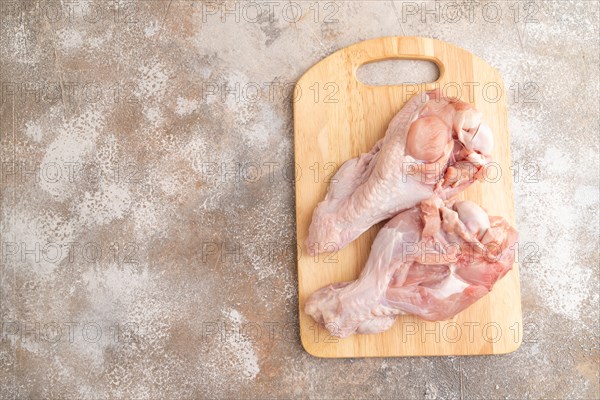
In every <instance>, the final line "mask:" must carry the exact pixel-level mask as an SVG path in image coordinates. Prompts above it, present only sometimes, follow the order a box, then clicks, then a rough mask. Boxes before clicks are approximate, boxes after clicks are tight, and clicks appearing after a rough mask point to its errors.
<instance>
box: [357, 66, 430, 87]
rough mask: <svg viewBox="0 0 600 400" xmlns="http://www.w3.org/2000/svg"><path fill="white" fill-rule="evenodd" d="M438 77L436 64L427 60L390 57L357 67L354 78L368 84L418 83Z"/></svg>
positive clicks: (427, 81) (395, 84) (394, 84)
mask: <svg viewBox="0 0 600 400" xmlns="http://www.w3.org/2000/svg"><path fill="white" fill-rule="evenodd" d="M439 77H440V69H439V68H438V66H437V64H436V63H434V62H432V61H428V60H409V59H392V60H382V61H373V62H369V63H366V64H363V65H361V66H360V67H358V70H357V71H356V79H358V80H359V81H360V82H361V83H363V84H365V85H369V86H397V85H419V84H422V83H431V82H435V81H437V80H438V78H439Z"/></svg>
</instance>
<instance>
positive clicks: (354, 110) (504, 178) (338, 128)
mask: <svg viewBox="0 0 600 400" xmlns="http://www.w3.org/2000/svg"><path fill="white" fill-rule="evenodd" d="M387 59H417V60H429V61H432V62H434V63H436V64H437V66H438V68H439V70H440V77H439V79H438V80H437V81H436V82H433V83H428V84H422V85H419V86H416V85H395V86H367V85H365V84H363V83H361V82H359V81H358V80H357V78H356V71H357V69H358V67H359V66H361V65H363V64H365V63H369V62H374V61H380V60H387ZM435 87H440V88H441V89H442V90H443V93H444V94H446V95H449V96H455V97H460V98H461V99H462V100H464V101H467V102H470V103H473V104H474V105H475V106H476V107H477V109H478V110H480V111H481V112H483V114H484V119H485V121H486V122H487V123H488V124H489V125H490V126H491V128H492V130H493V132H494V135H495V136H494V141H495V146H494V152H493V160H494V162H495V163H496V164H495V165H494V166H493V167H491V168H488V170H487V171H488V174H487V175H488V177H487V180H486V181H485V182H477V183H475V184H473V185H472V186H471V187H470V188H469V189H468V190H467V191H466V192H464V193H463V194H461V195H460V198H462V199H469V200H472V201H475V202H476V203H478V204H480V205H482V206H483V207H484V208H485V209H487V210H488V211H489V212H490V214H491V215H501V216H504V218H506V219H507V220H508V221H509V222H511V223H512V224H513V225H514V224H515V218H514V201H513V191H512V179H513V174H512V172H513V170H511V168H510V167H511V157H510V146H509V142H510V140H509V133H508V121H507V94H506V89H505V85H504V82H503V81H502V79H501V77H500V75H499V74H498V71H496V70H495V69H494V68H492V67H490V66H489V65H488V64H487V63H486V62H485V61H483V60H482V59H480V58H478V57H476V56H474V55H472V54H470V53H469V52H467V51H465V50H462V49H460V48H458V47H456V46H453V45H451V44H448V43H444V42H441V41H439V40H434V39H429V38H420V37H384V38H378V39H373V40H367V41H364V42H361V43H357V44H355V45H352V46H350V47H347V48H345V49H342V50H340V51H337V52H335V53H334V54H332V55H330V56H329V57H327V58H325V59H324V60H322V61H321V62H319V63H318V64H316V65H315V66H313V67H312V68H311V69H309V70H308V71H307V72H306V73H305V74H304V75H303V76H302V78H300V80H299V81H298V83H297V84H296V94H295V98H294V137H295V159H296V219H297V240H298V249H299V250H298V281H299V282H298V285H299V301H300V335H301V339H302V344H303V346H304V348H305V349H306V351H308V352H309V353H310V354H312V355H314V356H318V357H383V356H433V355H475V354H502V353H508V352H511V351H514V350H516V349H517V348H518V347H519V345H520V343H521V338H522V332H523V330H522V318H521V295H520V289H519V270H518V265H517V264H515V265H514V267H513V269H512V271H510V272H509V273H508V274H507V275H506V276H505V277H504V278H503V279H502V280H500V281H499V282H498V283H497V284H496V285H495V287H494V289H493V291H492V292H491V293H490V294H489V295H487V296H485V297H484V298H482V299H480V300H479V301H478V302H477V303H475V304H474V305H472V306H471V307H469V308H468V309H466V310H465V311H463V312H462V313H460V314H459V315H457V316H456V317H455V318H453V319H452V320H449V321H442V322H426V321H423V320H421V319H419V318H416V317H413V316H400V317H398V319H397V321H396V324H395V325H394V326H393V327H392V329H390V330H388V331H387V332H384V333H380V334H376V335H354V336H351V337H349V338H346V339H338V338H334V337H331V336H329V335H328V332H327V331H326V330H325V329H323V328H321V327H320V326H318V325H317V324H316V323H315V321H314V320H313V319H312V318H310V317H309V316H308V315H307V314H305V313H304V303H305V301H306V299H307V298H308V296H310V295H311V294H312V293H313V292H314V291H316V290H317V289H319V288H321V287H323V286H325V285H327V284H330V283H333V282H340V281H348V280H353V279H356V278H357V277H358V275H359V273H360V271H361V269H362V267H363V265H364V264H365V262H366V260H367V257H368V255H369V251H370V248H371V243H372V242H373V239H374V238H375V235H376V234H377V231H378V230H379V229H380V228H381V226H383V224H384V223H381V224H378V225H377V226H374V227H372V228H371V229H370V230H369V231H367V232H366V233H364V234H363V235H362V236H360V237H359V238H358V239H357V240H355V241H354V242H352V243H351V244H350V245H349V246H348V247H346V248H344V249H343V250H341V251H339V252H337V253H333V254H321V255H319V256H315V257H311V256H309V255H308V254H307V252H306V248H305V247H304V241H305V239H306V236H307V233H308V227H309V224H310V221H311V217H312V213H313V210H314V209H315V207H316V205H317V203H318V202H320V201H321V200H323V198H324V196H325V193H326V192H327V187H328V181H329V179H330V178H331V176H332V175H333V173H334V172H335V171H336V170H337V168H338V167H339V166H340V165H341V164H342V163H343V162H344V161H346V160H348V159H350V158H353V157H356V156H358V155H359V154H361V153H363V152H368V151H369V150H370V149H371V147H372V146H373V145H374V144H375V142H376V141H377V140H378V139H379V138H381V137H383V135H384V133H385V131H386V128H387V126H388V123H389V122H390V120H391V119H392V117H393V116H394V115H395V114H396V113H397V112H398V111H399V110H400V109H401V108H402V106H403V105H404V103H405V102H406V101H407V100H408V99H409V98H410V97H411V96H412V95H413V93H414V92H415V91H417V90H418V91H422V90H429V89H433V88H435Z"/></svg>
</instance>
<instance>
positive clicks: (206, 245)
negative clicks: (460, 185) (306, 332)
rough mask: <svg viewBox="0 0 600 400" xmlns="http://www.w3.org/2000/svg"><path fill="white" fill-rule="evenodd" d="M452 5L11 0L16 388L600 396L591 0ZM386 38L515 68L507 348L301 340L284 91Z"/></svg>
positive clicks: (9, 212) (11, 319) (9, 291)
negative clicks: (361, 350) (463, 349)
mask: <svg viewBox="0 0 600 400" xmlns="http://www.w3.org/2000/svg"><path fill="white" fill-rule="evenodd" d="M458 3H460V7H462V9H463V12H462V13H459V14H456V10H457V8H456V7H457V6H456V4H457V3H456V2H438V3H437V5H436V3H434V2H421V1H418V2H401V1H394V2H392V1H364V2H360V1H352V2H350V1H345V2H320V3H318V4H315V3H312V2H306V1H303V2H298V1H296V2H295V1H288V0H285V1H280V2H278V3H270V4H267V3H264V2H260V1H259V2H258V7H260V11H259V8H257V6H256V5H252V6H246V5H245V4H246V3H237V5H236V3H233V2H226V3H223V5H220V4H216V3H212V2H205V3H201V2H192V1H179V0H173V1H137V2H133V3H127V2H121V3H120V4H117V5H115V3H114V2H108V1H97V2H94V3H91V4H92V6H90V5H89V4H90V3H87V2H83V1H73V2H67V1H62V2H52V3H47V2H39V3H38V2H17V1H5V0H3V1H2V2H1V5H2V8H1V27H0V31H1V39H0V40H1V41H0V48H1V63H2V65H1V71H0V73H1V81H2V103H1V109H0V117H1V120H0V144H1V152H0V157H1V158H0V160H1V163H0V164H1V166H2V174H1V179H2V180H1V199H0V200H1V232H0V236H1V241H2V264H1V265H2V268H1V276H0V277H1V282H0V284H1V286H0V289H1V295H0V312H1V321H2V340H1V342H0V393H1V397H3V398H41V397H52V398H59V397H60V398H93V399H97V398H156V399H158V398H191V397H231V398H265V397H279V398H288V397H303V398H305V397H310V398H333V397H336V398H339V397H363V398H401V399H420V398H425V399H436V398H440V399H463V398H464V399H471V398H474V399H490V398H507V399H522V398H535V399H537V398H556V399H559V398H560V399H562V398H585V399H597V398H600V392H599V390H600V389H599V384H598V381H599V345H598V336H597V335H598V331H599V328H600V327H599V324H598V318H599V315H598V302H599V299H598V292H599V286H598V285H599V283H598V273H599V271H598V234H599V232H598V229H599V228H598V226H599V219H598V203H599V199H598V186H599V177H598V165H599V159H598V154H599V151H598V127H599V126H598V122H599V121H598V104H599V98H598V87H599V86H598V85H599V78H598V68H599V64H600V61H599V45H598V35H599V12H598V2H595V1H582V2H571V1H549V2H543V3H541V2H534V3H533V5H532V6H530V8H526V6H525V3H517V2H512V1H508V2H499V1H496V2H491V1H480V2H478V3H476V4H473V3H468V2H463V1H460V2H458ZM227 10H233V11H231V13H224V11H227ZM426 11H427V12H426ZM517 11H518V13H517ZM258 12H260V14H261V15H258ZM299 12H301V15H298V13H299ZM387 35H417V36H429V37H435V38H439V39H442V40H446V41H448V42H451V43H454V44H456V45H458V46H460V47H463V48H465V49H467V50H469V51H471V52H473V53H475V54H477V55H479V56H481V57H482V58H483V59H485V60H486V61H488V62H489V63H490V64H492V65H493V66H495V67H496V68H498V69H499V70H500V71H501V73H502V75H503V77H504V79H505V81H506V84H507V89H508V94H509V98H510V115H509V118H510V129H511V134H512V151H513V158H514V161H515V171H518V174H517V175H516V176H515V185H514V186H515V196H516V198H515V202H516V210H517V219H518V228H519V230H520V232H521V235H522V238H521V241H522V245H523V246H522V248H521V257H522V262H523V264H522V266H521V271H522V295H523V309H524V321H525V323H526V325H525V337H524V343H523V345H522V346H521V348H520V349H519V350H518V351H517V352H515V353H512V354H508V355H504V356H493V357H491V356H484V357H463V358H458V357H444V358H393V359H392V358H390V359H356V360H323V359H317V358H313V357H311V356H310V355H308V354H307V353H306V352H305V351H304V350H303V349H302V347H301V345H300V342H299V337H298V327H297V313H298V306H297V283H296V280H297V279H296V278H297V277H296V264H295V257H296V247H295V225H294V220H295V218H294V183H293V179H291V176H292V175H293V171H292V170H291V168H290V163H292V162H293V131H292V121H293V120H292V102H291V100H290V98H289V94H290V92H291V84H293V83H294V82H295V81H296V80H297V79H298V78H299V77H300V76H301V74H302V73H303V72H304V71H305V70H306V69H308V68H309V67H310V66H311V65H313V64H314V63H316V62H317V61H319V60H320V59H322V58H323V57H325V56H326V55H328V54H330V53H332V52H333V51H335V50H337V49H339V48H342V47H344V46H347V45H350V44H352V43H355V42H357V41H360V40H364V39H368V38H372V37H378V36H387Z"/></svg>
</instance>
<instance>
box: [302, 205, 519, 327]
mask: <svg viewBox="0 0 600 400" xmlns="http://www.w3.org/2000/svg"><path fill="white" fill-rule="evenodd" d="M517 236H518V234H517V232H516V231H515V229H514V228H512V227H511V226H510V225H509V224H508V223H507V222H506V221H505V220H504V219H503V218H500V217H488V215H487V213H485V211H484V210H483V209H481V207H479V206H478V205H476V204H475V203H472V202H467V201H466V202H456V203H452V202H446V203H444V202H443V201H442V200H441V199H440V198H439V197H435V196H434V197H433V198H431V199H428V200H426V201H423V202H422V203H421V204H420V205H419V206H417V207H413V208H411V209H409V210H407V211H405V212H403V213H401V214H398V215H397V216H396V217H394V218H393V219H392V220H390V221H389V222H388V223H387V224H386V225H385V226H384V227H383V228H382V229H381V230H380V232H379V234H378V235H377V237H376V239H375V241H374V242H373V246H372V248H371V253H370V255H369V259H368V260H367V263H366V265H365V267H364V269H363V271H362V273H361V275H360V277H359V278H358V279H357V280H356V281H353V282H341V283H336V284H333V285H329V286H326V287H324V288H322V289H319V290H318V291H316V292H315V293H313V294H312V295H311V296H310V297H309V299H308V300H307V301H306V304H305V308H304V309H305V312H306V313H307V314H309V315H310V316H311V317H312V318H313V319H315V321H317V322H318V323H320V324H322V325H324V326H325V327H326V328H327V329H328V330H329V331H330V332H331V334H332V335H335V336H338V337H347V336H349V335H352V334H354V333H377V332H382V331H385V330H387V329H389V328H390V327H391V326H392V325H393V323H394V321H395V317H396V316H397V315H400V314H414V315H417V316H419V317H420V318H423V319H426V320H432V321H435V320H444V319H448V318H451V317H453V316H454V315H456V314H457V313H459V312H461V311H462V310H464V309H465V308H467V307H468V306H470V305H471V304H473V303H474V302H475V301H477V300H478V299H480V298H481V297H483V296H484V295H485V294H487V293H488V292H489V291H490V290H491V289H492V287H493V285H494V284H495V283H496V281H497V280H498V279H500V278H502V277H503V276H504V275H505V274H506V273H507V272H508V271H509V270H510V269H511V268H512V265H513V262H514V257H515V252H514V248H513V246H514V244H515V243H516V240H517Z"/></svg>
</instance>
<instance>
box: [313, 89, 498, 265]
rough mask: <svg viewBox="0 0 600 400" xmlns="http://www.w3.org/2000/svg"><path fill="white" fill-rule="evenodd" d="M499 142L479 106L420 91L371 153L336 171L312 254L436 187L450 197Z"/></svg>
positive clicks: (316, 224) (337, 245)
mask: <svg viewBox="0 0 600 400" xmlns="http://www.w3.org/2000/svg"><path fill="white" fill-rule="evenodd" d="M461 140H464V141H465V142H464V143H463V142H461ZM491 143H492V140H491V131H490V130H489V128H488V127H487V126H486V125H485V124H482V123H481V113H479V112H477V110H475V109H474V108H473V106H471V105H469V104H467V103H464V102H462V101H458V100H456V99H448V98H444V97H442V96H440V94H439V93H438V92H436V91H432V92H427V93H421V94H417V95H415V96H414V97H412V98H411V99H410V100H409V101H408V102H407V103H406V105H405V106H404V107H403V108H402V110H400V112H399V113H398V114H396V115H395V116H394V118H393V119H392V121H391V122H390V124H389V126H388V129H387V132H386V134H385V136H384V137H383V138H382V139H381V140H379V141H378V142H377V144H376V145H375V146H374V147H373V149H372V150H371V151H370V152H369V153H366V154H362V155H361V156H360V157H358V158H354V159H351V160H348V161H346V162H345V163H344V164H343V165H342V166H341V167H340V169H339V170H338V171H337V173H336V174H335V175H334V177H333V179H332V183H331V184H330V186H329V189H328V192H327V195H326V197H325V199H324V200H323V201H322V202H321V203H319V205H318V206H317V208H316V209H315V211H314V213H313V217H312V222H311V225H310V227H309V232H308V237H307V239H306V241H305V242H306V246H307V249H308V252H309V254H311V255H314V254H316V253H321V252H326V251H327V252H331V251H337V250H339V249H341V248H343V247H345V246H346V245H347V244H348V243H350V242H351V241H353V240H354V239H356V238H357V237H358V236H360V235H361V234H362V233H363V232H365V231H366V230H367V229H369V228H370V227H371V226H373V225H374V224H376V223H378V222H380V221H383V220H385V219H388V218H391V217H393V216H394V215H396V214H397V213H399V212H401V211H403V210H406V209H408V208H410V207H413V206H415V205H417V204H419V202H421V201H423V200H425V199H428V198H430V197H431V196H432V195H433V194H434V193H436V194H438V195H440V196H441V197H443V198H449V197H451V196H453V195H455V194H457V193H458V192H460V191H462V190H464V189H465V188H466V187H468V186H469V185H470V184H471V183H473V182H474V181H475V180H476V179H479V178H480V177H481V174H480V172H481V169H482V166H483V165H484V164H485V162H486V161H487V160H489V159H490V155H489V152H490V151H491V146H492V145H491ZM479 145H480V146H482V147H481V148H479V147H478V146H479Z"/></svg>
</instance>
